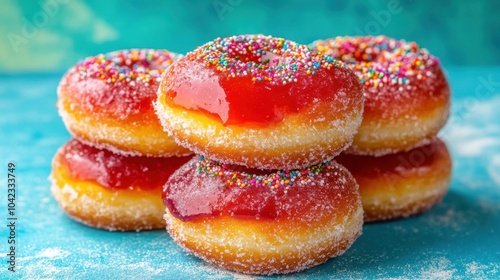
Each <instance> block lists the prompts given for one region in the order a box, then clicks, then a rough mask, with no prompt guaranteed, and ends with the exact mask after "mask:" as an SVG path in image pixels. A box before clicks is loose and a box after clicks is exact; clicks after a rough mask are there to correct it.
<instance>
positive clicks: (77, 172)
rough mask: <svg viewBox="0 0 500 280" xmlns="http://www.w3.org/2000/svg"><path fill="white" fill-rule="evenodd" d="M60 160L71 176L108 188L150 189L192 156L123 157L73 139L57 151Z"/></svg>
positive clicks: (156, 186)
mask: <svg viewBox="0 0 500 280" xmlns="http://www.w3.org/2000/svg"><path fill="white" fill-rule="evenodd" d="M59 157H60V161H61V163H62V164H64V165H66V167H67V168H68V170H69V171H70V174H71V176H72V177H74V178H76V179H78V180H82V181H92V182H95V183H97V184H99V185H101V186H103V187H105V188H110V189H124V188H127V189H132V188H133V189H135V188H138V189H144V190H152V189H157V188H159V187H162V186H163V185H164V184H165V182H166V181H167V179H168V178H169V176H170V175H171V174H172V173H174V172H175V170H177V168H179V167H180V166H181V165H182V164H184V163H185V162H187V161H188V160H189V159H190V158H191V157H170V158H152V157H138V156H122V155H118V154H114V153H112V152H110V151H108V150H104V149H103V150H101V149H97V148H94V147H92V146H89V145H86V144H83V143H81V142H79V141H78V140H75V139H72V140H70V141H69V142H68V143H66V145H64V146H63V147H62V148H61V150H60V152H59Z"/></svg>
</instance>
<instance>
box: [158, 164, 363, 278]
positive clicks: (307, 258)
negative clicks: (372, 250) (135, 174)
mask: <svg viewBox="0 0 500 280" xmlns="http://www.w3.org/2000/svg"><path fill="white" fill-rule="evenodd" d="M197 162H199V159H196V158H193V159H192V160H191V161H190V162H188V163H186V164H185V165H184V166H183V167H181V168H180V169H179V170H177V171H176V172H175V173H174V175H172V177H171V178H170V179H169V181H168V182H167V184H166V185H165V189H164V196H165V197H164V201H165V202H166V204H167V209H168V211H167V214H166V215H165V219H166V221H167V229H168V230H169V232H170V234H171V235H172V236H173V238H174V240H176V242H178V243H179V244H180V245H181V246H182V247H183V248H185V249H186V250H188V251H189V252H191V253H193V254H195V255H196V256H198V257H201V258H203V259H204V260H206V261H208V262H210V263H213V264H215V265H217V266H221V267H223V268H226V269H231V270H236V271H240V272H244V273H251V274H277V273H290V272H295V271H300V270H303V269H306V268H308V267H311V266H315V265H318V264H320V263H322V262H325V261H326V260H328V259H329V258H331V257H334V256H337V255H339V254H341V253H343V252H344V251H345V250H346V249H347V248H348V247H349V246H350V245H351V244H352V243H353V242H354V240H355V239H356V238H357V236H359V234H360V233H361V225H362V213H363V211H362V207H361V202H360V198H359V194H358V187H357V184H356V182H355V181H354V179H353V178H352V176H351V175H350V174H349V173H348V172H347V170H346V169H345V168H343V167H342V166H341V165H339V164H337V163H335V162H331V163H328V164H326V165H324V166H329V167H330V168H324V169H322V170H321V171H319V170H317V171H315V172H311V173H310V174H309V175H307V176H308V177H310V180H309V179H307V178H304V179H301V180H296V181H294V183H292V184H287V185H284V186H282V187H278V188H274V187H269V186H250V187H240V186H236V185H233V186H226V187H222V184H223V183H224V182H225V179H226V178H227V175H222V176H218V175H215V176H212V175H211V174H214V173H215V172H214V173H211V172H210V173H206V172H203V171H202V172H199V171H198V169H197V166H196V163H197ZM216 172H218V171H216ZM246 172H250V170H248V169H246ZM257 172H259V171H257ZM247 174H248V173H247ZM266 174H278V173H277V172H266ZM179 218H180V219H179Z"/></svg>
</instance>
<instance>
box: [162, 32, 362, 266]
mask: <svg viewBox="0 0 500 280" xmlns="http://www.w3.org/2000/svg"><path fill="white" fill-rule="evenodd" d="M155 108H156V111H157V115H158V117H159V118H160V120H161V123H162V124H163V127H164V129H165V130H166V131H167V132H169V134H170V135H172V136H173V137H174V139H175V140H176V141H177V143H179V144H180V145H182V146H184V147H186V148H188V149H190V150H192V151H193V152H195V153H196V154H198V155H199V156H198V157H194V158H193V159H191V160H190V161H189V162H188V163H186V164H185V165H183V166H182V167H181V168H180V169H179V170H177V172H175V173H174V174H173V175H172V176H171V177H170V178H169V180H168V181H167V183H166V185H165V188H164V202H165V204H166V206H167V212H166V215H165V219H166V221H167V230H168V231H169V233H170V235H171V236H172V238H173V239H174V240H175V241H176V242H177V243H178V244H179V245H180V246H182V247H183V248H184V249H185V250H187V251H188V252H190V253H192V254H194V255H196V256H198V257H200V258H202V259H204V260H205V261H207V262H209V263H212V264H214V265H216V266H219V267H222V268H225V269H230V270H235V271H239V272H243V273H250V274H265V275H267V274H277V273H290V272H296V271H300V270H303V269H306V268H308V267H311V266H315V265H318V264H320V263H323V262H325V261H327V260H328V259H330V258H332V257H335V256H338V255H340V254H342V253H343V252H344V251H345V250H346V249H348V248H349V247H350V246H351V244H352V243H353V242H354V240H355V239H356V238H357V237H358V236H359V235H360V234H361V230H362V223H363V209H362V205H361V199H360V195H359V191H358V185H357V183H356V181H355V180H354V178H353V177H352V175H351V174H350V173H349V172H348V171H347V170H346V169H345V168H344V167H342V166H341V165H339V164H337V163H336V162H335V161H333V160H332V159H333V157H334V156H336V155H338V154H339V153H340V152H341V151H343V150H345V149H346V148H347V147H348V146H349V145H350V144H351V142H352V139H353V137H354V134H355V133H356V132H357V130H358V127H359V125H360V123H361V116H362V112H363V89H362V85H361V83H360V81H359V79H358V78H357V77H356V75H355V74H354V72H353V71H352V70H350V69H349V68H348V67H347V66H346V65H345V64H344V63H342V62H340V61H338V60H334V59H332V58H331V57H329V56H324V55H322V54H319V53H318V52H312V51H311V50H310V49H309V48H308V47H307V46H305V45H300V44H297V43H295V42H292V41H288V40H285V39H282V38H274V37H270V36H262V35H245V36H233V37H228V38H224V39H221V38H218V39H216V40H214V41H211V42H208V43H206V44H205V45H203V46H200V47H198V48H197V49H195V50H193V51H192V52H189V53H188V54H187V55H186V56H184V57H182V58H180V59H179V60H177V61H175V62H174V63H173V64H172V65H171V66H170V67H169V68H168V69H167V70H166V72H165V74H164V76H163V78H162V81H161V84H160V88H159V91H158V99H157V101H156V103H155Z"/></svg>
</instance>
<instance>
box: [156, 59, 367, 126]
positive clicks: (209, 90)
mask: <svg viewBox="0 0 500 280" xmlns="http://www.w3.org/2000/svg"><path fill="white" fill-rule="evenodd" d="M191 69H196V73H197V75H199V76H200V77H202V78H196V77H193V76H192V75H191V74H190V73H191V71H193V70H191ZM169 71H171V72H169V73H170V75H169V77H166V82H165V84H164V89H165V90H166V95H167V96H168V97H169V98H167V100H166V101H167V102H168V103H169V104H173V105H177V106H180V107H183V108H185V109H188V110H199V111H202V112H204V113H205V114H207V115H209V116H211V117H213V118H215V119H218V120H219V121H221V122H222V123H223V124H224V125H259V126H266V125H270V124H273V123H278V122H280V121H281V120H283V118H284V117H285V116H286V115H288V114H294V113H298V112H300V111H301V110H303V109H307V108H308V107H309V106H310V105H311V104H312V103H313V102H318V101H319V100H321V101H322V102H331V101H333V100H336V99H339V98H342V96H341V94H342V93H347V94H349V93H350V92H355V91H356V90H358V88H355V90H353V89H349V88H350V87H351V88H352V87H353V85H357V83H356V82H357V81H355V80H354V79H355V76H354V75H348V74H345V73H346V72H348V71H349V70H346V69H343V68H334V69H330V70H326V69H322V68H321V69H318V70H317V73H316V74H315V75H307V74H303V75H302V76H298V77H297V82H292V83H287V84H285V85H283V84H270V83H268V82H266V81H262V82H255V81H252V77H250V76H245V77H238V76H237V77H231V78H228V77H227V74H225V73H224V72H217V71H215V70H214V69H213V67H205V66H204V63H203V62H201V61H188V60H187V59H182V58H181V59H180V60H179V61H178V63H174V64H173V65H172V66H171V67H170V69H169ZM173 73H175V75H174V74H173ZM342 74H344V75H345V77H347V78H339V76H340V75H342ZM349 77H352V80H351V79H349ZM341 92H342V93H341ZM344 98H345V97H344Z"/></svg>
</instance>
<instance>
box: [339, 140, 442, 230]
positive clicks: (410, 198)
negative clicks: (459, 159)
mask: <svg viewBox="0 0 500 280" xmlns="http://www.w3.org/2000/svg"><path fill="white" fill-rule="evenodd" d="M335 160H337V161H338V162H339V163H341V164H342V165H344V166H345V167H346V168H347V169H348V170H349V171H350V172H351V173H352V175H353V176H354V178H356V181H357V182H358V184H359V192H360V194H361V200H362V201H363V208H364V212H365V221H367V222H370V221H381V220H388V219H395V218H401V217H407V216H410V215H414V214H418V213H422V212H424V211H426V210H428V209H430V208H431V207H432V206H433V205H435V204H436V203H438V202H439V201H440V200H441V199H442V198H443V197H444V196H445V195H446V193H447V192H448V188H449V186H450V180H451V158H450V154H449V153H448V149H447V148H446V145H445V144H444V143H443V142H442V141H441V140H439V139H437V138H436V139H435V140H434V141H433V142H431V143H430V144H427V145H424V146H420V147H418V148H415V149H413V150H410V151H407V152H399V153H396V154H391V155H386V156H381V157H374V156H359V155H350V154H341V155H340V156H339V157H337V158H335Z"/></svg>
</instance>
